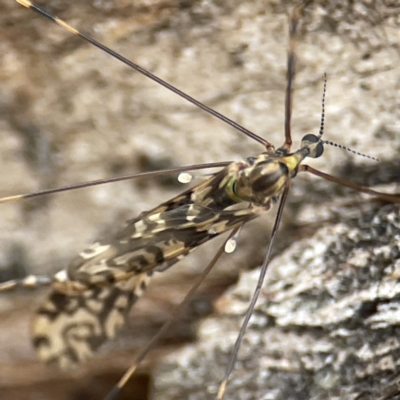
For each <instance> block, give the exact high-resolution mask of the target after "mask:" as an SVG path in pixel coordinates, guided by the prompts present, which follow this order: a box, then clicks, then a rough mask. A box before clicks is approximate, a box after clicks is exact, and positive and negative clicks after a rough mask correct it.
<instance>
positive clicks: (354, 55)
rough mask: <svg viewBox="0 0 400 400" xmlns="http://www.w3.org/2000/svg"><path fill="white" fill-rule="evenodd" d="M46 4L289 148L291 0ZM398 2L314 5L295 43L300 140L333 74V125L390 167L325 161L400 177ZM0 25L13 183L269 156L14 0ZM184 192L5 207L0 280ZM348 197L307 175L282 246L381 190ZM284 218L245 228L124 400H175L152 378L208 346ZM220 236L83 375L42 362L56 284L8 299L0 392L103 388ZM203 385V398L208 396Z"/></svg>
mask: <svg viewBox="0 0 400 400" xmlns="http://www.w3.org/2000/svg"><path fill="white" fill-rule="evenodd" d="M38 3H39V4H40V5H41V6H43V7H44V8H45V9H46V10H49V11H51V12H52V13H54V14H56V15H57V16H59V17H60V18H62V19H65V20H66V21H67V22H69V23H70V24H71V25H73V26H74V27H75V28H77V29H79V30H81V31H83V32H85V33H88V34H89V35H91V36H93V37H95V38H96V39H97V40H99V41H101V42H102V43H104V44H106V45H107V46H109V47H111V48H112V49H114V50H115V51H117V52H119V53H121V54H122V55H124V56H125V57H127V58H129V59H131V60H133V61H134V62H136V63H138V64H139V65H141V66H143V67H144V68H147V69H148V70H150V71H151V72H153V73H155V74H156V75H158V76H160V77H161V78H163V79H165V80H167V81H168V82H170V83H172V84H174V85H176V86H177V87H179V88H180V89H182V90H183V91H185V92H187V93H188V94H190V95H192V96H193V97H195V98H196V99H198V100H200V101H202V102H204V103H206V104H207V105H209V106H211V107H213V108H215V109H217V110H218V111H219V112H221V113H223V114H225V115H227V116H228V117H230V118H231V119H233V120H235V121H236V122H238V123H240V124H242V125H244V126H245V127H246V128H248V129H250V130H252V131H254V132H255V133H257V134H258V135H260V136H262V137H264V138H266V139H267V140H268V141H270V142H272V143H274V144H275V145H276V146H279V145H281V144H282V142H283V126H284V89H285V79H286V78H285V74H286V50H287V44H288V37H287V29H288V15H289V13H290V9H291V6H292V5H293V2H291V1H268V2H266V1H262V0H252V1H246V2H242V1H230V2H224V1H182V0H181V1H179V0H136V1H128V0H114V1H113V0H104V1H102V0H95V1H83V2H66V1H61V0H54V1H53V0H48V1H40V2H38ZM399 11H400V10H399V8H398V5H396V2H390V1H386V2H380V1H379V2H378V1H376V2H374V1H373V2H371V1H367V0H365V1H364V0H361V1H357V2H349V3H347V2H343V3H342V4H340V5H339V4H338V2H336V1H322V0H321V1H310V2H309V4H308V6H307V9H306V12H305V14H304V17H303V20H302V24H301V26H300V29H299V43H298V46H297V53H298V62H297V76H296V84H295V85H296V91H295V95H294V102H293V121H292V135H293V141H294V145H293V148H297V147H298V146H299V142H300V140H301V138H302V136H303V135H304V134H305V133H310V132H313V133H317V132H318V129H319V123H320V116H321V97H322V88H323V74H324V73H325V72H326V73H327V76H328V83H327V96H326V125H325V138H326V139H327V140H332V141H335V142H338V143H341V144H343V145H346V146H350V147H352V148H354V149H355V150H357V151H359V152H363V153H367V154H369V155H372V156H374V157H378V158H381V163H376V162H373V161H371V160H368V159H365V158H361V157H356V156H354V155H351V154H349V153H344V152H342V151H339V150H337V149H334V148H329V147H327V148H326V150H325V154H324V156H323V157H321V159H319V160H315V161H314V160H313V162H312V165H313V166H315V167H316V168H320V169H322V170H323V171H325V172H328V173H332V174H335V175H336V176H342V177H345V178H346V179H349V180H352V181H356V182H359V183H362V184H366V185H378V184H379V185H381V184H390V183H391V182H395V181H398V179H399V178H398V168H399V161H398V151H399V144H400V141H399V137H400V136H399V135H400V123H399V114H400V107H399V105H400V82H399V76H400V71H399V68H400V67H399V65H400V64H399V43H400V33H399V32H400V31H399V17H398V15H399ZM0 32H1V37H2V40H1V43H0V48H1V54H2V57H1V59H0V81H1V85H0V157H1V168H2V173H1V174H0V191H1V192H0V195H1V196H8V195H14V194H19V193H26V192H30V191H35V190H39V189H45V188H49V187H56V186H61V185H67V184H72V183H77V182H83V181H86V180H91V179H98V178H105V177H110V176H115V175H123V174H127V173H134V172H143V171H149V170H155V169H163V168H171V167H173V166H180V165H189V164H194V163H206V162H216V161H230V160H239V159H241V158H245V157H248V156H251V155H255V154H258V153H259V152H261V151H263V148H262V147H261V146H260V145H258V144H257V143H254V142H252V141H251V140H250V139H248V138H246V137H244V136H243V135H241V134H240V133H238V132H236V131H234V130H233V129H232V128H229V127H228V126H226V125H225V124H223V123H222V122H220V121H218V120H216V119H215V118H212V117H210V116H208V115H205V114H204V113H203V112H201V111H200V110H197V109H195V108H194V107H193V106H191V105H190V104H187V103H186V102H185V101H183V100H181V99H179V98H178V97H177V96H175V95H173V94H170V93H168V92H167V91H166V90H165V89H163V88H160V87H158V86H157V85H156V84H154V83H152V82H150V81H148V80H147V79H146V78H144V77H142V76H140V75H139V74H138V73H136V72H134V71H131V70H129V69H128V68H127V67H125V66H124V65H121V64H120V63H118V62H117V61H115V60H113V59H111V58H110V57H109V56H107V55H106V54H104V53H102V52H101V51H99V50H98V49H95V48H92V47H91V46H89V45H88V44H86V43H85V42H83V41H82V40H81V39H80V38H78V37H76V36H73V35H71V34H69V33H68V32H65V31H63V30H62V29H61V28H60V27H58V26H56V25H55V24H52V23H51V22H49V21H48V20H46V19H44V18H43V17H40V16H38V15H37V14H35V13H33V12H32V11H30V10H28V9H26V8H24V7H22V6H20V5H19V4H17V3H16V2H13V1H11V0H9V1H2V2H1V3H0ZM310 164H311V162H310ZM305 175H306V174H305ZM183 189H184V186H182V185H181V184H179V183H177V181H176V177H171V178H165V179H164V178H163V179H154V180H145V181H131V182H123V183H116V184H111V185H104V186H100V187H95V188H90V189H84V190H79V191H74V192H69V193H64V194H58V195H54V196H46V197H41V198H38V199H35V200H31V201H24V202H19V203H14V204H12V203H10V204H3V205H1V207H0V221H1V226H2V229H1V231H0V242H1V245H0V279H1V280H2V281H6V280H8V279H13V278H17V277H22V276H25V275H26V274H28V273H41V274H43V273H46V274H53V273H55V272H57V271H58V270H60V269H62V268H65V267H67V266H68V263H69V262H70V260H71V259H73V258H74V257H75V255H76V254H77V252H79V251H81V250H82V249H83V248H85V246H87V245H88V244H90V243H91V242H92V241H94V240H95V239H96V238H98V237H101V236H102V235H103V234H104V233H105V232H108V231H109V230H110V229H116V227H118V226H121V225H122V224H123V222H124V221H125V220H126V219H129V218H132V217H134V216H136V215H138V214H139V213H140V212H142V211H145V210H148V209H150V208H151V207H153V206H155V205H157V204H159V203H160V201H163V200H167V199H168V198H170V197H172V196H174V195H176V194H177V193H179V192H180V191H182V190H183ZM386 189H387V190H388V191H395V190H396V188H395V186H389V187H386ZM348 193H349V192H348V191H347V190H344V189H343V188H341V187H338V186H336V185H332V184H329V183H328V182H325V181H323V180H321V179H316V178H312V177H308V176H300V177H299V178H298V179H296V182H294V184H293V188H292V192H291V196H290V199H289V204H288V205H287V207H286V210H285V215H284V219H283V223H282V226H281V235H280V239H279V241H278V243H277V246H276V248H275V249H274V251H275V253H278V252H281V251H282V250H284V249H285V248H286V247H287V246H288V245H289V244H290V243H292V242H296V241H297V240H298V239H299V238H300V237H307V236H310V235H311V234H312V233H313V232H314V231H315V230H316V229H317V228H320V227H322V226H324V225H325V224H328V223H332V222H337V221H340V220H341V219H345V218H346V215H343V214H344V211H343V209H341V208H338V205H337V203H335V200H336V199H345V200H343V201H344V202H345V203H346V202H347V203H352V204H354V203H358V202H360V203H363V202H366V201H367V200H366V199H365V198H364V197H360V196H359V195H357V196H358V197H357V196H356V197H351V198H350V199H351V200H348V199H349V198H348V197H346V196H348ZM351 196H353V195H351ZM352 212H354V209H352ZM271 214H272V215H269V216H267V217H263V218H261V219H260V220H257V221H254V222H252V223H250V224H249V226H248V227H247V228H246V229H244V230H243V232H242V233H241V236H240V240H239V247H238V250H237V251H236V252H235V253H234V254H233V255H231V256H229V257H227V256H224V257H223V259H222V260H221V262H220V263H219V264H218V266H217V267H216V268H215V271H214V272H213V274H212V276H211V277H210V279H208V280H207V282H205V283H204V285H203V286H202V289H201V290H200V291H199V293H198V294H197V295H196V296H195V298H194V299H193V301H192V303H191V304H190V305H188V307H187V310H186V311H185V313H184V315H183V316H182V318H181V319H180V321H179V322H177V323H176V324H175V326H174V329H172V330H171V331H170V332H169V333H168V335H167V336H166V337H165V339H164V340H163V341H162V343H161V344H160V347H159V348H158V349H157V350H156V351H155V352H154V353H153V354H152V355H150V357H148V358H147V360H146V361H145V362H144V363H143V365H142V367H141V370H140V372H139V373H138V374H137V375H136V376H135V378H134V379H133V380H132V381H131V382H130V384H129V387H128V388H127V389H126V391H125V392H124V394H123V395H122V396H121V399H125V398H126V399H128V398H129V399H131V398H135V399H150V398H163V399H164V398H167V397H163V395H162V393H161V394H160V393H159V392H158V393H157V391H154V390H153V385H154V383H153V382H154V381H157V379H162V378H158V377H157V376H156V375H155V372H154V371H155V367H156V365H159V363H160V359H161V358H162V357H163V356H164V355H166V354H169V353H171V352H172V353H173V352H175V351H177V349H178V348H179V347H180V346H181V345H182V344H184V343H187V342H196V338H197V333H196V330H197V324H198V321H199V320H200V319H201V318H204V317H205V316H207V315H209V314H212V313H213V312H214V306H213V305H214V301H215V300H216V299H217V298H218V297H219V296H220V295H221V294H222V293H223V292H224V290H225V289H226V288H227V287H229V286H230V285H232V284H233V283H234V282H236V281H237V279H238V276H239V273H240V271H244V270H247V269H252V268H255V267H256V266H257V265H259V264H260V262H261V260H262V257H263V252H264V249H265V244H266V243H267V242H268V237H269V229H270V226H271V225H272V222H273V218H274V217H273V215H274V213H271ZM352 216H353V215H352ZM217 242H218V241H217ZM220 243H221V241H220ZM217 246H218V243H210V244H209V245H208V244H207V245H205V246H203V247H204V248H202V250H201V251H200V252H197V254H196V252H194V253H193V254H192V255H191V256H190V257H188V258H187V259H185V260H183V261H182V262H181V263H179V264H178V265H176V266H174V267H173V268H171V269H170V270H169V271H167V272H165V273H162V274H160V275H159V276H157V277H156V278H155V279H154V283H153V284H152V285H151V286H150V288H149V290H148V293H147V294H146V295H145V296H144V297H143V299H141V300H140V301H139V303H138V304H137V305H136V306H135V307H134V309H133V310H132V313H131V318H130V319H129V322H128V324H127V326H126V327H125V328H124V329H123V331H122V332H121V334H120V335H119V337H118V339H116V340H115V341H114V342H113V343H110V344H108V345H107V346H105V348H104V349H102V351H101V352H100V353H101V354H99V356H98V358H96V359H95V360H93V361H91V362H89V363H87V364H86V365H83V366H82V367H81V368H79V369H78V370H76V371H70V372H62V371H57V370H55V369H53V368H48V367H46V366H45V365H42V364H41V363H40V362H39V361H38V360H37V359H36V357H35V354H34V352H33V349H32V347H31V344H30V338H29V323H30V320H31V318H32V315H33V313H34V310H35V309H36V308H37V307H38V306H39V305H40V304H41V301H43V298H44V297H45V296H46V290H40V291H32V292H31V291H25V292H20V293H10V294H2V295H1V296H0V392H1V393H2V395H1V397H2V398H4V399H7V400H8V399H11V400H14V399H35V400H42V399H43V400H47V399H53V398H57V399H59V400H64V399H65V400H79V399H102V398H103V397H104V395H105V394H106V393H107V392H108V390H110V388H111V387H112V385H113V384H114V383H115V382H116V380H117V379H118V378H119V377H120V376H121V374H122V373H123V371H124V370H125V369H126V368H127V367H128V366H129V365H130V364H131V362H132V360H133V359H134V355H135V354H136V353H137V351H138V350H139V349H141V348H143V346H145V344H146V343H147V341H148V339H149V337H151V336H152V335H153V334H154V333H155V332H157V330H158V328H159V327H160V326H161V324H162V323H163V322H164V321H165V320H166V319H167V318H168V316H169V315H170V313H171V310H173V308H174V307H175V306H176V305H177V304H178V303H179V302H180V301H181V300H182V298H183V296H184V295H185V293H186V292H187V291H188V290H189V288H190V286H191V283H192V282H193V279H194V278H195V277H196V276H197V275H198V274H199V271H201V270H202V268H204V267H205V265H206V263H207V260H209V259H211V258H212V255H213V253H214V252H215V249H216V248H217ZM220 334H221V333H220V332H218V331H217V332H216V333H215V335H216V337H218V335H220ZM197 384H198V385H200V387H201V384H199V383H197ZM175 385H178V384H177V383H175ZM203 395H204V397H199V398H207V395H205V394H204V392H203ZM124 396H125V397H124ZM174 396H175V397H174ZM249 396H250V397H249V398H255V397H251V396H252V395H251V394H249ZM168 398H189V395H186V394H185V395H182V394H180V395H176V394H175V395H171V397H168ZM193 398H195V397H193ZM211 398H212V396H211ZM273 398H275V397H273Z"/></svg>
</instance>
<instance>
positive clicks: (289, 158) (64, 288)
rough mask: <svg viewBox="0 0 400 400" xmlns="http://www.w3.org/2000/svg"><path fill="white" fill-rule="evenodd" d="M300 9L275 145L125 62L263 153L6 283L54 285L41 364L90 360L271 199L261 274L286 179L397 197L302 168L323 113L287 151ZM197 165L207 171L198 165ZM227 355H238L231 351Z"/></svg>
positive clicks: (315, 143)
mask: <svg viewBox="0 0 400 400" xmlns="http://www.w3.org/2000/svg"><path fill="white" fill-rule="evenodd" d="M20 3H21V4H23V5H24V6H26V7H28V8H32V9H33V10H35V11H38V12H39V13H41V14H42V15H45V16H47V17H48V18H50V19H51V20H52V21H54V22H56V23H57V24H58V25H61V26H62V27H64V28H66V29H67V30H68V31H70V32H71V33H73V34H74V35H77V36H84V35H82V34H81V33H79V32H78V31H76V30H75V29H74V28H72V27H71V26H70V25H69V24H67V23H65V22H63V21H61V20H59V19H57V18H56V17H53V16H52V15H51V14H48V13H46V12H45V11H43V10H41V9H39V8H37V7H36V6H34V5H32V4H31V3H30V2H28V1H22V0H21V1H20ZM299 13H300V12H299V10H297V12H295V13H294V14H293V17H292V19H291V23H290V27H291V28H290V35H291V47H290V50H289V58H288V85H287V90H286V103H285V104H286V115H285V142H284V143H283V145H282V146H281V147H279V148H277V149H275V147H274V146H273V145H272V144H271V143H269V142H268V141H266V140H264V139H262V138H260V137H258V136H257V135H255V134H253V133H252V132H250V131H248V130H247V129H245V128H243V127H241V126H240V125H238V124H236V123H234V122H233V121H230V120H229V119H228V118H226V117H223V116H222V115H220V114H219V113H217V112H215V111H214V110H211V109H209V108H208V107H206V106H204V105H203V104H201V103H199V102H197V101H195V100H193V99H191V98H189V96H187V95H185V94H184V93H182V92H180V91H179V90H177V89H175V88H174V87H171V86H168V85H167V86H166V85H165V83H164V82H162V81H161V80H160V79H159V78H157V77H154V76H153V75H151V74H149V73H148V72H147V71H145V70H143V69H141V68H140V67H138V66H136V65H134V64H132V63H129V62H128V65H130V66H131V67H133V68H134V69H136V70H139V72H141V73H144V74H145V75H146V76H148V77H150V78H151V79H153V80H155V81H156V82H158V83H161V84H163V85H164V86H166V87H167V88H168V89H170V90H172V91H173V92H175V93H177V94H179V95H181V96H183V97H184V98H185V99H186V100H188V101H191V102H193V103H194V104H195V105H197V106H199V107H200V108H202V109H203V110H205V111H207V112H209V113H211V114H212V115H214V116H216V117H217V118H220V119H222V120H223V121H224V122H227V123H228V124H230V125H232V126H234V127H235V128H236V129H238V130H240V131H241V132H242V133H244V134H246V135H247V136H249V137H250V138H253V139H254V140H256V141H258V142H259V143H261V144H262V145H263V146H264V147H265V149H264V151H263V152H262V153H261V154H260V155H255V156H251V157H249V158H247V159H245V160H244V161H240V162H232V163H220V164H215V165H214V166H220V167H223V168H222V169H221V170H220V171H219V172H216V173H213V174H211V176H210V177H209V178H207V179H204V180H203V181H202V182H201V183H199V184H197V185H195V186H193V187H192V188H191V189H188V190H186V191H185V192H183V193H182V194H180V195H178V196H176V197H174V198H172V199H171V200H169V201H166V202H164V203H162V204H161V205H159V206H156V207H154V208H153V209H152V210H151V211H148V212H144V213H143V214H141V215H140V216H139V217H137V218H136V219H134V220H131V221H129V223H128V225H127V226H126V227H125V228H124V229H123V230H121V231H119V232H118V233H116V234H114V235H113V236H111V237H109V238H106V239H102V240H100V241H97V242H95V243H94V244H93V245H92V246H90V247H88V248H87V249H86V250H84V251H82V252H81V253H80V254H79V256H78V257H77V258H76V259H75V260H74V261H72V263H71V264H70V266H69V267H68V268H67V271H66V272H65V271H63V272H61V273H59V274H56V275H55V276H54V278H50V279H46V278H42V280H40V279H38V278H35V277H28V279H25V280H22V281H18V282H11V283H6V284H4V285H3V286H2V287H3V289H10V288H12V287H14V286H18V285H22V286H34V285H37V284H44V285H48V284H51V285H52V291H51V293H50V295H49V296H48V298H47V300H46V301H45V302H44V303H43V304H42V306H41V307H40V309H39V310H38V312H37V315H36V318H35V321H34V323H33V341H34V346H35V347H36V349H37V351H38V354H39V357H40V358H42V359H43V360H45V361H48V362H53V363H56V364H58V365H59V366H61V367H66V366H70V365H71V364H75V363H79V362H81V361H84V360H85V359H86V358H88V357H90V356H92V353H93V352H94V351H95V350H96V349H97V348H98V347H99V346H100V345H101V344H103V342H104V341H106V340H107V339H109V338H112V337H114V336H115V335H116V332H117V331H118V329H119V328H120V327H121V326H122V325H123V323H124V321H125V317H126V313H127V312H128V311H129V309H130V308H131V307H132V305H133V304H134V303H135V302H136V300H137V299H138V297H140V296H141V295H142V293H143V292H144V290H145V288H146V287H147V283H148V281H149V279H150V277H151V276H152V274H153V273H154V272H155V271H159V272H161V271H164V270H165V269H168V268H169V267H171V266H172V265H173V264H174V263H175V262H177V261H178V260H179V259H180V258H182V257H183V256H186V255H187V254H188V253H190V252H191V251H192V250H193V249H195V248H196V247H197V246H199V245H200V244H202V243H204V242H206V241H208V240H210V239H212V238H214V237H216V236H218V235H219V234H221V233H224V232H227V231H232V230H233V232H234V234H236V229H237V228H240V227H241V226H242V225H243V224H244V223H246V222H248V221H250V220H252V219H253V218H256V217H258V216H259V215H261V214H263V213H267V212H268V211H269V210H270V208H271V207H272V206H273V205H274V204H275V203H276V202H278V201H281V203H280V206H279V210H278V218H277V220H276V222H275V227H274V230H273V234H272V238H271V241H270V243H269V247H268V251H267V254H266V256H265V260H264V265H263V266H264V272H263V273H264V274H265V272H266V269H267V266H268V263H269V261H270V251H271V249H272V244H273V240H274V238H275V236H276V232H277V229H278V226H279V221H280V217H281V216H282V211H283V206H284V200H285V199H286V196H287V193H288V191H289V187H290V185H291V180H292V179H293V178H294V177H295V176H296V175H297V173H298V172H305V171H308V172H311V173H313V174H315V175H317V176H321V177H323V178H325V179H327V180H332V181H333V182H336V183H339V184H341V185H344V186H349V187H351V188H354V189H356V190H359V191H361V192H365V193H368V194H371V195H375V196H378V197H379V198H380V199H382V200H386V201H391V202H397V201H398V197H397V196H395V195H390V194H383V193H379V192H375V191H373V190H371V189H368V188H365V187H362V186H360V185H357V184H353V183H350V182H346V181H344V180H341V179H338V178H334V177H332V176H330V175H326V174H324V173H322V172H319V171H317V170H315V169H314V168H312V167H310V166H307V165H304V164H302V161H303V160H304V159H305V158H307V157H311V158H317V157H320V156H321V155H322V153H323V145H324V144H332V143H331V142H329V141H325V140H324V139H323V136H322V135H323V133H324V111H323V112H322V120H321V126H320V131H319V134H317V135H316V134H307V135H305V136H304V137H303V140H302V143H301V145H300V148H299V149H298V150H296V151H293V152H292V151H291V130H290V122H291V103H292V85H293V82H294V68H295V53H294V50H295V49H294V38H295V35H296V29H297V24H298V22H299V18H300V15H299ZM84 38H85V39H86V40H88V41H90V42H91V43H92V44H94V45H95V46H97V47H100V48H102V49H103V50H105V51H106V52H108V53H109V54H111V55H112V56H114V57H117V58H119V59H120V61H123V62H125V63H126V61H125V60H123V59H122V57H121V56H119V55H117V54H115V53H113V52H112V51H110V50H109V49H107V48H105V47H104V46H102V45H98V43H97V42H94V41H93V40H92V39H90V38H88V37H87V36H84ZM324 95H325V89H324ZM323 106H324V103H323ZM342 147H343V146H342ZM200 167H203V168H205V166H204V165H201V166H200ZM191 169H194V167H191ZM183 170H184V169H183V168H181V169H180V171H183ZM170 172H172V171H170ZM175 172H176V171H175ZM153 175H154V174H153ZM41 194H43V193H41ZM27 197H33V195H27V196H20V197H19V196H11V198H4V199H3V202H5V201H7V200H18V199H22V198H27ZM231 240H232V237H231V238H230V239H229V240H228V242H227V243H228V244H229V243H231V242H230V241H231ZM261 283H262V280H260V283H259V289H260V287H261ZM256 300H257V298H256V296H255V297H254V298H253V301H252V304H251V306H250V308H249V311H248V314H247V316H246V320H247V321H248V318H249V317H250V315H251V311H252V307H254V304H255V302H256ZM83 321H84V322H83ZM244 330H245V325H243V329H242V332H241V335H242V334H243V333H244ZM241 337H242V336H240V338H241ZM239 344H240V340H239V341H238V345H239ZM234 354H235V355H236V354H237V349H236V350H235V353H234ZM233 366H234V358H232V360H231V363H230V365H229V368H228V371H227V374H226V378H225V379H224V381H223V384H222V386H221V388H220V390H219V394H218V395H217V396H218V398H222V397H223V395H224V391H225V386H226V383H227V379H228V377H229V375H230V373H231V370H232V369H233ZM115 393H116V392H115ZM110 398H111V397H110Z"/></svg>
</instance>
